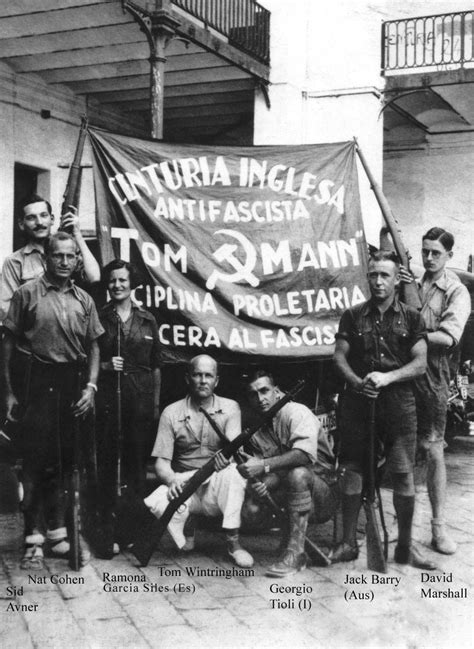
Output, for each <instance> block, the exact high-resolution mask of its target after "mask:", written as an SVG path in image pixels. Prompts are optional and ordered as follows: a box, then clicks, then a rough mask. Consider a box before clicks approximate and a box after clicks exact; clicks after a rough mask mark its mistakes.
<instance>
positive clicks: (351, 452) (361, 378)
mask: <svg viewBox="0 0 474 649" xmlns="http://www.w3.org/2000/svg"><path fill="white" fill-rule="evenodd" d="M398 273H399V263H398V260H397V258H396V256H395V255H394V254H393V253H391V252H385V251H378V252H376V253H374V254H373V255H372V256H371V258H370V260H369V266H368V280H369V287H370V292H371V298H370V300H368V301H367V302H364V303H363V304H359V305H357V306H355V307H352V308H351V309H348V310H347V311H345V312H344V313H343V315H342V317H341V321H340V324H339V332H338V334H337V336H336V350H335V354H334V361H335V365H336V369H337V371H338V372H339V374H340V375H341V376H342V378H343V379H344V380H345V382H346V387H345V390H344V393H343V395H342V403H341V413H340V431H341V453H340V462H341V465H342V466H343V467H344V468H345V474H344V479H343V484H342V515H343V541H342V543H341V544H340V545H339V546H338V547H337V548H336V549H335V550H334V552H333V555H332V562H333V563H336V562H339V561H351V560H354V559H356V558H357V557H358V554H359V550H358V547H357V541H356V531H357V520H358V516H359V511H360V506H361V494H362V490H363V486H364V484H363V476H364V475H367V456H368V453H367V450H368V429H369V409H370V408H369V406H370V401H371V399H376V431H377V436H378V438H379V439H380V440H381V442H382V443H383V446H384V448H385V455H386V459H387V468H388V469H389V470H390V471H391V474H392V483H393V504H394V508H395V512H396V515H397V523H398V544H397V546H396V548H395V561H396V562H397V563H401V564H410V565H412V566H415V567H416V568H421V569H424V570H432V569H435V567H436V566H435V565H434V564H433V563H431V562H429V561H427V560H426V559H425V558H424V557H423V556H422V555H421V554H420V553H419V552H418V550H416V549H415V548H414V547H413V545H412V538H411V534H412V521H413V513H414V508H415V485H414V479H413V467H414V461H415V449H416V406H415V397H414V391H413V379H414V378H415V377H417V376H421V375H422V374H423V373H424V372H425V369H426V341H425V336H426V332H425V326H424V322H423V318H422V317H421V315H420V314H419V313H418V312H417V311H416V310H415V309H413V308H411V307H408V306H407V305H405V304H402V303H400V302H399V301H398V299H397V297H396V295H395V292H396V287H397V285H398V283H399V274H398Z"/></svg>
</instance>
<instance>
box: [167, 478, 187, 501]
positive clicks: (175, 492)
mask: <svg viewBox="0 0 474 649" xmlns="http://www.w3.org/2000/svg"><path fill="white" fill-rule="evenodd" d="M187 481H188V478H186V477H182V476H180V475H179V473H175V475H174V478H173V480H172V481H171V482H170V484H169V485H168V500H174V499H175V498H177V497H178V496H179V494H180V493H181V492H182V491H183V488H184V485H185V484H186V482H187Z"/></svg>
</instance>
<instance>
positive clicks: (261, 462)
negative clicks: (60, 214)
mask: <svg viewBox="0 0 474 649" xmlns="http://www.w3.org/2000/svg"><path fill="white" fill-rule="evenodd" d="M247 385H248V387H247V394H248V397H249V401H250V403H251V405H252V407H253V408H254V410H256V411H257V412H260V413H262V414H264V413H265V412H267V411H268V410H269V409H270V408H271V407H272V406H273V405H275V403H277V401H279V400H280V399H281V397H282V396H283V393H282V392H281V391H280V389H279V388H278V386H277V385H276V384H275V381H274V379H273V376H272V374H271V373H269V372H268V371H267V370H265V369H256V370H255V371H254V372H252V373H251V375H250V377H249V379H248V383H247ZM250 445H251V447H252V452H253V453H254V456H253V457H249V458H248V459H247V461H246V462H244V463H243V464H240V465H239V467H238V470H239V473H240V474H241V475H242V476H243V477H244V478H247V479H248V480H252V479H257V482H256V483H253V484H251V485H250V489H249V490H248V491H249V496H248V497H247V500H246V502H245V505H244V520H245V518H248V519H249V520H251V519H253V520H255V519H258V518H261V517H263V516H264V502H265V500H264V498H265V494H266V492H267V491H269V492H270V493H271V494H273V495H274V496H275V498H276V499H277V500H278V501H282V502H284V504H285V507H286V510H287V522H286V526H285V529H283V537H282V539H281V544H280V547H281V556H280V557H279V559H278V560H277V562H276V563H274V564H273V565H272V566H271V567H270V568H269V569H268V570H267V573H266V574H267V576H269V577H288V576H290V575H293V574H295V573H296V572H298V571H300V570H303V569H304V568H305V567H306V562H307V557H306V554H305V551H304V545H305V535H306V529H307V527H308V520H309V515H310V512H311V510H312V509H313V507H314V513H315V517H316V518H317V519H318V520H320V521H321V522H324V520H328V519H329V518H330V516H331V514H332V513H333V512H332V511H331V502H332V505H335V501H334V498H333V495H334V492H333V490H332V489H331V487H330V484H329V482H330V479H329V478H332V477H333V476H334V463H335V459H334V455H333V452H332V448H331V444H330V442H329V439H328V436H327V434H326V433H325V432H324V431H323V430H322V429H321V427H320V424H319V420H318V418H317V417H316V416H315V415H314V414H313V413H312V412H311V410H310V409H309V408H307V407H306V406H305V405H303V404H302V403H296V402H294V401H290V402H289V403H287V404H285V405H284V406H283V408H281V409H280V410H279V411H278V412H277V414H276V415H275V417H274V418H273V420H272V422H271V424H269V425H264V426H262V428H261V429H260V430H258V431H257V432H256V433H255V434H254V435H253V436H252V438H251V440H250ZM325 512H329V513H326V514H325Z"/></svg>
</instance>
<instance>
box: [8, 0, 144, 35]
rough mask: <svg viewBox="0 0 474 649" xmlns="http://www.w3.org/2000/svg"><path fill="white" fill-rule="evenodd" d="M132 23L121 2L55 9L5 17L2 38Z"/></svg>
mask: <svg viewBox="0 0 474 649" xmlns="http://www.w3.org/2000/svg"><path fill="white" fill-rule="evenodd" d="M130 22H132V21H131V19H130V16H128V14H125V13H123V12H122V9H121V5H120V3H119V2H98V3H97V2H96V3H94V4H91V5H88V6H87V7H82V6H77V7H74V8H72V9H54V10H51V11H45V12H41V13H35V14H27V15H23V16H11V17H9V18H3V19H2V21H1V23H2V29H1V37H2V38H23V37H24V36H33V35H37V34H50V33H56V32H59V31H68V30H74V31H76V30H78V29H89V28H91V27H94V28H97V27H98V26H100V25H110V24H111V23H113V24H125V23H130Z"/></svg>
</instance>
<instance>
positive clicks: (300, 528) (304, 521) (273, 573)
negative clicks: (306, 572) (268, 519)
mask: <svg viewBox="0 0 474 649" xmlns="http://www.w3.org/2000/svg"><path fill="white" fill-rule="evenodd" d="M308 519H309V511H306V512H299V511H295V510H294V509H290V511H289V530H290V534H289V539H288V545H287V547H286V549H285V551H284V552H283V555H282V556H281V558H280V560H279V561H277V562H276V563H274V564H273V565H272V566H270V568H269V569H268V570H267V572H266V573H265V574H266V575H267V576H268V577H288V576H290V575H294V574H295V573H297V572H299V571H300V570H303V569H304V568H306V561H307V556H306V554H305V551H304V540H305V536H306V529H307V527H308Z"/></svg>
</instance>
